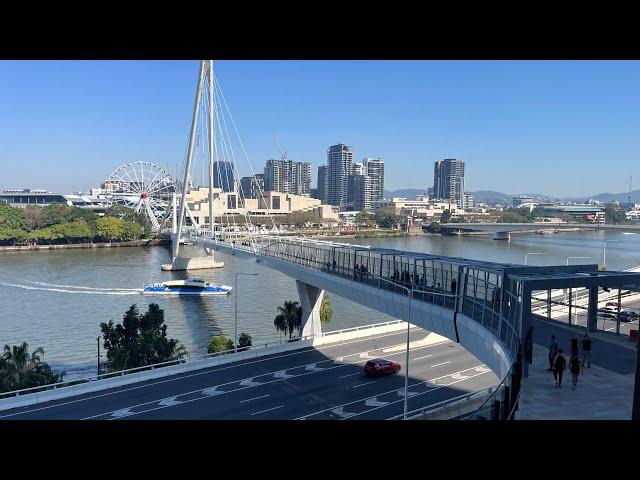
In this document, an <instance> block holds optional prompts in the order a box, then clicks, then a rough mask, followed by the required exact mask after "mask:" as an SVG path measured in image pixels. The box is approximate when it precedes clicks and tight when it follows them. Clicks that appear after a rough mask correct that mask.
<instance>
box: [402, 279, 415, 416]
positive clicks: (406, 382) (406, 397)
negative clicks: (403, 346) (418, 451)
mask: <svg viewBox="0 0 640 480" xmlns="http://www.w3.org/2000/svg"><path fill="white" fill-rule="evenodd" d="M412 300H413V290H410V291H409V320H408V321H407V353H406V356H405V362H404V363H405V368H404V416H403V418H404V420H406V419H407V411H408V406H409V403H408V401H409V334H410V330H409V329H410V328H411V307H412V306H413V305H412Z"/></svg>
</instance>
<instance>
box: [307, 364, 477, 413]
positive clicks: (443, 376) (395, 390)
mask: <svg viewBox="0 0 640 480" xmlns="http://www.w3.org/2000/svg"><path fill="white" fill-rule="evenodd" d="M482 366H484V365H476V366H475V367H471V368H465V369H464V370H460V371H459V372H454V373H462V372H467V371H469V370H473V369H475V368H478V367H482ZM483 373H484V372H483ZM450 375H451V374H448V375H442V376H441V377H436V378H432V379H430V380H425V381H424V382H420V383H414V384H413V385H411V386H410V387H417V386H418V385H423V384H429V383H434V382H435V381H436V380H439V379H442V378H446V377H449V376H450ZM477 375H482V373H479V374H477ZM477 375H474V376H477ZM470 378H471V377H470ZM453 383H456V382H453ZM443 386H446V385H443ZM438 388H440V387H438ZM434 390H436V388H432V389H430V390H427V391H426V392H422V393H419V394H418V395H423V394H424V393H429V392H432V391H434ZM400 391H401V392H402V394H401V396H402V397H404V390H400ZM394 392H398V390H397V389H394V390H389V391H387V392H381V393H378V394H376V395H372V396H370V397H366V398H361V399H359V400H354V401H352V402H348V403H344V404H343V405H342V407H346V406H347V405H353V404H354V403H359V402H363V401H365V400H368V399H370V398H377V397H381V396H382V395H387V394H389V393H394ZM409 395H411V392H410V393H409ZM392 403H393V402H392ZM328 410H332V409H331V408H325V409H324V410H318V411H317V412H313V413H309V414H307V415H303V416H302V417H298V418H295V420H303V419H304V418H308V417H313V416H314V415H318V414H319V413H323V412H326V411H328Z"/></svg>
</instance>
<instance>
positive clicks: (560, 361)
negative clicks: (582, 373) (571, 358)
mask: <svg viewBox="0 0 640 480" xmlns="http://www.w3.org/2000/svg"><path fill="white" fill-rule="evenodd" d="M566 367H567V360H566V359H565V358H564V355H562V349H561V348H559V349H558V353H557V355H556V356H555V359H554V361H553V378H554V379H555V381H556V387H558V388H562V373H563V372H564V369H565V368H566Z"/></svg>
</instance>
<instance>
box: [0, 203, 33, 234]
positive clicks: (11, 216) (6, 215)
mask: <svg viewBox="0 0 640 480" xmlns="http://www.w3.org/2000/svg"><path fill="white" fill-rule="evenodd" d="M26 228H27V216H26V215H25V213H24V210H23V209H22V208H18V207H12V206H11V205H8V204H5V203H2V204H0V230H4V229H7V230H25V229H26Z"/></svg>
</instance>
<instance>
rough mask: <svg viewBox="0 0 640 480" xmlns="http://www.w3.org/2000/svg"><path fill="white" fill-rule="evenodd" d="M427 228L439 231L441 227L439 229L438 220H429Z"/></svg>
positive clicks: (430, 230) (431, 230) (432, 231)
mask: <svg viewBox="0 0 640 480" xmlns="http://www.w3.org/2000/svg"><path fill="white" fill-rule="evenodd" d="M427 230H428V231H429V232H431V233H440V231H441V229H440V223H438V222H431V223H430V224H429V226H428V227H427Z"/></svg>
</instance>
